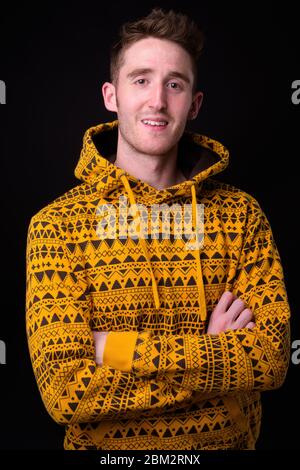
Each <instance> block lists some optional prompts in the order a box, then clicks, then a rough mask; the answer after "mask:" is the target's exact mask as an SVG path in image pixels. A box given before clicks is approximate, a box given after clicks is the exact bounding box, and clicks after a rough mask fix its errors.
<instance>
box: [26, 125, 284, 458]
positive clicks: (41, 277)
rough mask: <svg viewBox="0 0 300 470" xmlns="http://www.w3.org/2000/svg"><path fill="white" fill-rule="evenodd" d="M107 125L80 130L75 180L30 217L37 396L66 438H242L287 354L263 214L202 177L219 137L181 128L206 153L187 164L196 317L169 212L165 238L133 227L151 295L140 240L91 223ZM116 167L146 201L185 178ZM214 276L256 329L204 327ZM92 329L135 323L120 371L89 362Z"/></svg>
mask: <svg viewBox="0 0 300 470" xmlns="http://www.w3.org/2000/svg"><path fill="white" fill-rule="evenodd" d="M115 128H116V123H115V122H114V123H110V124H105V125H101V126H97V127H95V128H91V129H90V130H89V131H88V132H87V133H86V135H85V139H84V145H83V149H82V154H81V159H80V161H79V163H78V166H77V168H76V175H77V176H78V177H80V178H82V179H84V180H85V182H84V183H82V184H80V185H79V186H77V187H75V188H73V189H72V190H70V191H68V192H67V193H65V194H63V195H62V196H60V197H59V198H57V199H56V200H55V201H53V202H52V203H51V204H49V205H48V206H46V207H45V208H43V209H42V210H40V211H39V212H38V213H37V214H36V215H35V216H33V217H32V219H31V221H30V225H29V229H28V239H27V253H26V259H27V285H26V328H27V335H28V345H29V351H30V357H31V361H32V364H33V370H34V373H35V377H36V381H37V384H38V387H39V390H40V393H41V396H42V399H43V402H44V404H45V406H46V408H47V410H48V412H49V413H50V415H51V416H52V418H53V419H54V420H55V421H56V422H58V423H60V424H64V425H66V436H65V442H64V446H65V448H66V449H111V450H113V449H149V450H150V449H174V450H175V449H181V450H184V449H244V448H254V445H255V441H256V439H257V437H258V433H259V428H260V420H261V404H260V392H261V391H263V390H266V389H269V388H276V387H278V386H280V385H281V383H282V381H283V380H284V376H285V373H286V369H287V364H288V360H289V316H290V312H289V305H288V300H287V294H286V290H285V285H284V281H283V272H282V267H281V264H280V257H279V254H278V251H277V248H276V245H275V242H274V240H273V237H272V232H271V229H270V226H269V224H268V221H267V219H266V217H265V215H264V213H263V212H262V210H261V208H260V206H259V205H258V203H257V202H256V201H255V199H253V198H252V197H251V196H249V195H248V194H246V193H244V192H243V191H241V190H239V189H237V188H235V187H233V186H230V185H227V184H224V183H220V182H218V181H215V180H213V179H211V175H212V174H215V173H217V172H218V171H221V170H222V169H223V168H224V167H225V166H226V164H227V158H228V157H227V156H226V155H227V154H226V151H225V149H224V148H223V147H222V146H221V144H218V143H217V142H215V141H213V140H211V139H209V138H206V137H204V136H197V135H190V137H189V139H190V141H191V142H192V143H193V145H197V146H199V148H200V147H201V148H204V149H207V150H209V149H211V150H212V151H213V152H215V153H217V154H218V155H219V160H218V161H217V163H215V164H214V165H212V166H211V167H209V168H207V169H204V170H201V171H200V172H199V173H196V178H197V182H200V181H202V180H203V181H204V184H203V186H202V189H201V192H200V191H198V193H197V199H198V202H199V203H203V204H204V205H205V246H204V248H203V250H202V251H201V266H202V272H203V284H204V288H205V300H206V306H207V312H208V318H207V319H206V320H205V321H203V320H201V316H200V310H201V307H202V306H201V305H199V296H198V286H197V264H196V256H197V252H194V251H187V250H186V249H185V240H184V239H183V238H178V239H177V238H176V237H175V233H174V230H173V228H174V227H173V224H174V219H172V218H171V222H172V224H171V234H170V235H171V236H170V238H169V239H167V240H166V239H163V238H162V237H160V238H159V239H156V240H154V239H151V238H148V239H146V243H147V250H148V254H149V258H150V262H151V265H152V267H153V270H154V273H155V279H156V282H157V286H158V292H159V298H160V302H161V304H160V308H159V309H155V308H154V303H153V295H152V282H151V276H150V272H149V266H148V263H147V260H146V259H145V257H144V255H143V253H142V252H141V247H140V240H134V239H132V238H126V239H120V238H118V237H116V238H115V239H112V238H107V239H104V240H99V238H98V237H97V233H96V228H97V223H98V216H97V214H96V210H97V207H98V206H99V204H107V203H110V204H115V205H116V200H117V198H118V197H119V196H120V194H123V193H124V188H123V186H122V184H121V183H120V179H119V178H118V169H117V168H116V167H115V166H114V165H112V164H111V163H109V161H108V159H107V158H104V157H103V156H101V155H100V154H99V153H98V152H97V151H96V150H95V146H94V143H93V137H95V138H96V137H97V136H99V134H101V132H104V131H105V132H106V131H111V130H114V129H115ZM187 135H188V134H187ZM194 163H195V164H197V160H195V162H194ZM128 181H129V183H130V186H131V188H132V189H133V190H134V192H135V197H136V201H137V202H141V203H144V204H145V203H147V205H148V206H150V204H153V203H156V204H160V203H161V202H168V203H173V202H176V203H179V204H181V205H183V204H184V203H190V189H189V185H187V184H185V183H182V184H180V185H177V186H174V187H172V188H167V189H166V190H162V191H156V190H155V189H154V188H152V187H151V186H149V185H147V184H146V183H143V182H141V181H140V182H139V183H137V181H136V180H135V179H134V178H133V177H130V175H129V176H128ZM116 207H117V205H116ZM119 229H120V227H119V226H117V233H118V231H119ZM225 290H231V291H233V292H234V293H235V294H236V295H237V296H238V297H241V298H242V299H243V300H244V301H245V302H246V304H247V305H248V306H249V308H251V309H252V311H253V312H255V321H256V324H257V326H258V332H255V331H250V330H248V331H245V330H238V331H236V332H232V331H227V332H226V333H223V334H221V335H206V334H205V331H206V328H207V324H208V321H209V316H210V314H211V312H212V311H213V309H214V307H215V306H216V304H217V303H218V300H219V298H220V297H221V295H222V293H223V292H224V291H225ZM92 330H99V331H100V330H107V331H124V332H125V331H138V332H140V335H139V338H138V341H137V343H136V347H135V351H134V357H133V364H132V371H131V372H124V371H121V370H117V369H114V368H112V367H110V366H108V365H105V366H102V367H98V366H96V363H95V360H94V356H95V350H94V342H93V336H92ZM120 354H122V351H120ZM229 392H230V395H231V396H232V397H233V399H232V400H231V401H230V399H228V397H227V394H228V393H229ZM228 396H229V395H228ZM237 414H238V419H236V416H237ZM243 423H244V424H243ZM242 424H243V425H242ZM243 426H244V427H243Z"/></svg>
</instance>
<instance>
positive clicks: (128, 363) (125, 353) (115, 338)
mask: <svg viewBox="0 0 300 470" xmlns="http://www.w3.org/2000/svg"><path fill="white" fill-rule="evenodd" d="M138 335H139V333H138V332H137V331H110V332H109V333H108V335H107V338H106V342H105V347H104V352H103V365H106V366H110V367H112V368H113V369H118V370H122V371H124V372H130V371H131V369H132V362H133V353H134V349H135V345H136V341H137V338H138Z"/></svg>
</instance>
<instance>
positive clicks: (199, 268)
mask: <svg viewBox="0 0 300 470" xmlns="http://www.w3.org/2000/svg"><path fill="white" fill-rule="evenodd" d="M195 184H196V183H195V181H192V184H191V193H192V216H193V222H192V226H193V231H194V233H195V236H196V250H197V253H196V262H197V270H196V271H197V286H198V293H199V306H200V318H201V320H202V321H205V320H206V317H207V311H206V300H205V292H204V284H203V274H202V266H201V254H200V248H199V240H198V235H197V227H198V220H197V219H198V217H197V216H198V211H197V195H196V188H195Z"/></svg>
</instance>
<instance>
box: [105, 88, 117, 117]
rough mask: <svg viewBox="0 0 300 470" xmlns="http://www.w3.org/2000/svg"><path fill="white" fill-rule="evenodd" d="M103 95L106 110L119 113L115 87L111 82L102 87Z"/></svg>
mask: <svg viewBox="0 0 300 470" xmlns="http://www.w3.org/2000/svg"><path fill="white" fill-rule="evenodd" d="M102 95H103V100H104V105H105V107H106V109H107V110H108V111H114V112H118V107H117V98H116V88H115V86H114V85H113V84H112V83H110V82H105V83H104V84H103V85H102Z"/></svg>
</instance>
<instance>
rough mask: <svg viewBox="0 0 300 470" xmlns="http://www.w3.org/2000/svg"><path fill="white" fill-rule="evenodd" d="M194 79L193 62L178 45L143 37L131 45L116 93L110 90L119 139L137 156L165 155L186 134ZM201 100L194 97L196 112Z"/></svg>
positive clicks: (199, 94) (122, 67)
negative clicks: (160, 123)
mask: <svg viewBox="0 0 300 470" xmlns="http://www.w3.org/2000/svg"><path fill="white" fill-rule="evenodd" d="M193 80H194V76H193V71H192V61H191V58H190V56H189V54H188V53H187V52H186V51H185V50H184V49H183V48H182V47H180V46H179V45H177V44H176V43H174V42H171V41H167V40H161V39H157V38H146V39H142V40H140V41H138V42H136V43H134V44H133V45H132V46H130V47H129V48H128V49H127V50H126V51H125V54H124V63H123V65H122V66H121V68H120V70H119V77H118V85H117V89H115V87H114V86H113V85H111V87H112V88H111V89H112V90H113V93H115V106H114V107H113V108H114V109H113V108H112V107H110V108H108V109H110V110H111V111H116V112H117V114H118V120H119V132H120V134H121V138H122V139H123V140H124V141H126V143H127V144H128V145H129V146H130V147H132V148H133V149H134V150H135V151H138V152H139V153H145V154H148V155H162V154H166V153H167V152H169V151H170V150H171V149H172V148H173V147H174V146H175V145H176V144H177V143H178V141H179V139H180V137H181V136H182V134H183V132H184V129H185V126H186V121H187V118H188V115H189V112H190V110H191V105H192V101H193V96H192V87H193ZM104 86H105V85H104ZM113 93H112V94H113ZM112 100H113V98H112ZM201 100H202V93H200V92H198V94H197V97H196V99H194V102H195V105H196V112H198V110H199V107H200V105H201ZM144 119H148V120H149V119H150V120H151V119H156V120H157V119H159V121H167V122H168V124H167V125H166V126H163V127H158V126H157V127H156V126H155V127H154V126H151V125H150V124H148V125H147V124H144V123H143V122H142V121H143V120H144Z"/></svg>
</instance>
